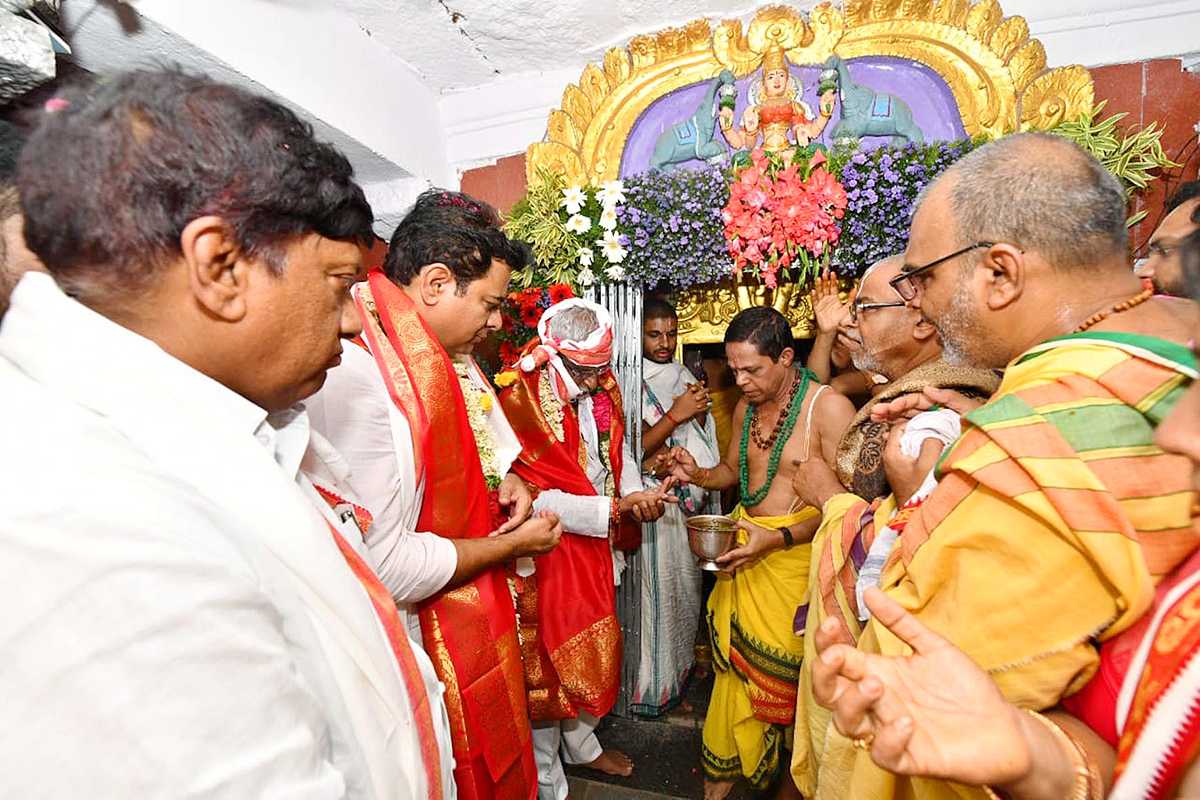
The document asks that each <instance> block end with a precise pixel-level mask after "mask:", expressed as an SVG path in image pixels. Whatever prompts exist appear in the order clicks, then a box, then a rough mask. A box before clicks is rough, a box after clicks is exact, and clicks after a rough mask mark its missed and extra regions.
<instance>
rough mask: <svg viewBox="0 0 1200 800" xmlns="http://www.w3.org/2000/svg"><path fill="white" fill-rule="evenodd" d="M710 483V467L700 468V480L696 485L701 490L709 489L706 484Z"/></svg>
mask: <svg viewBox="0 0 1200 800" xmlns="http://www.w3.org/2000/svg"><path fill="white" fill-rule="evenodd" d="M706 483H708V467H701V468H700V480H698V481H696V485H697V486H699V487H700V488H701V489H704V488H707V487H705V485H704V484H706Z"/></svg>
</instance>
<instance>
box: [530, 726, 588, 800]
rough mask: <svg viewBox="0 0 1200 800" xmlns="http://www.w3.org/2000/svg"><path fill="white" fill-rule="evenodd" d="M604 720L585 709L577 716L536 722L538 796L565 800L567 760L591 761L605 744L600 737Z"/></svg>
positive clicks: (582, 762)
mask: <svg viewBox="0 0 1200 800" xmlns="http://www.w3.org/2000/svg"><path fill="white" fill-rule="evenodd" d="M599 722H600V720H598V719H596V718H595V717H593V716H592V715H591V714H586V713H581V714H580V715H579V716H578V717H576V718H575V719H562V720H555V721H554V722H535V723H533V759H534V761H535V762H537V772H538V800H564V798H565V797H566V796H567V774H566V772H565V771H564V770H563V763H564V762H565V763H567V764H590V763H592V762H593V761H595V760H596V759H597V758H599V757H600V754H601V753H602V752H604V748H602V747H601V746H600V740H599V739H597V738H596V725H598V724H599Z"/></svg>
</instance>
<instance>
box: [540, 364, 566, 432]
mask: <svg viewBox="0 0 1200 800" xmlns="http://www.w3.org/2000/svg"><path fill="white" fill-rule="evenodd" d="M552 369H553V368H552V367H551V366H549V365H546V366H545V367H543V368H542V370H541V374H540V375H538V405H540V406H541V408H542V416H543V417H545V418H546V423H547V424H549V426H550V431H551V433H553V434H554V438H556V439H558V441H560V442H565V441H566V440H567V436H566V434H565V433H563V407H562V401H561V400H559V399H558V392H557V391H555V389H554V381H553V379H552V378H551V377H550V372H551V371H552Z"/></svg>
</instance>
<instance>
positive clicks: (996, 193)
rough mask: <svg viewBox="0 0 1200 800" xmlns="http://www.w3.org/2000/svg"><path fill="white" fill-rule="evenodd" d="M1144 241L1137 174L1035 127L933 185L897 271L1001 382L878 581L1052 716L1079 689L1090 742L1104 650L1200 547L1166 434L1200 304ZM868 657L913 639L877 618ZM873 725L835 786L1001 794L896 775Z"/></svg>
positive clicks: (867, 640)
mask: <svg viewBox="0 0 1200 800" xmlns="http://www.w3.org/2000/svg"><path fill="white" fill-rule="evenodd" d="M1127 244H1128V239H1127V234H1126V230H1125V194H1124V192H1123V190H1122V187H1121V185H1120V183H1119V182H1118V181H1117V180H1116V179H1115V178H1114V177H1113V176H1112V175H1110V174H1109V173H1108V172H1106V171H1105V170H1104V168H1103V167H1102V166H1101V165H1100V164H1099V163H1098V162H1097V161H1096V160H1095V159H1094V158H1092V157H1091V156H1090V155H1088V154H1086V153H1085V152H1083V151H1082V150H1080V149H1079V148H1077V147H1076V146H1075V145H1073V144H1071V143H1070V142H1068V141H1067V140H1065V139H1062V138H1059V137H1056V136H1052V135H1045V134H1019V135H1013V136H1009V137H1005V138H1003V139H1000V140H998V141H996V142H993V143H991V144H987V145H984V146H983V147H980V148H979V149H977V150H975V151H974V152H972V153H970V154H969V155H967V156H965V157H964V158H963V159H961V160H960V161H959V162H958V163H957V164H955V165H954V166H953V167H951V168H950V169H949V170H947V171H946V172H945V173H944V174H943V175H942V176H941V177H940V178H938V179H937V180H936V181H935V182H934V183H933V184H932V185H931V186H930V187H929V188H928V189H927V191H926V192H925V194H924V196H923V197H922V198H921V202H920V203H919V205H918V206H917V208H916V211H915V213H914V216H913V221H912V228H911V232H910V238H909V242H908V248H907V250H906V251H905V254H904V265H903V267H902V270H901V272H900V274H898V275H896V276H895V277H893V278H892V279H891V280H890V281H889V283H890V284H891V285H892V286H893V287H894V288H895V289H896V290H897V292H898V293H899V294H900V296H901V297H902V298H903V299H904V300H905V301H906V302H907V303H908V304H909V306H910V307H911V308H912V309H913V310H914V311H917V312H919V313H920V314H922V315H923V317H924V318H925V319H927V320H928V322H929V323H930V324H931V325H933V327H934V328H936V329H937V331H938V333H939V335H940V336H941V338H942V341H943V343H944V345H945V346H946V349H947V351H948V352H949V351H953V352H954V353H956V354H959V355H960V357H961V358H962V359H964V360H966V361H969V362H970V363H973V364H975V365H977V366H981V367H992V368H1001V367H1006V373H1005V377H1004V381H1003V382H1002V384H1001V386H1000V389H999V390H998V391H997V393H996V394H995V395H994V396H993V398H992V399H991V400H990V401H989V402H988V403H986V404H985V405H983V406H981V407H979V408H977V409H975V410H973V411H970V412H969V413H967V414H966V416H965V417H964V422H963V435H962V437H961V438H960V439H959V440H958V441H957V442H956V443H955V444H954V445H953V446H952V447H951V449H950V450H949V451H948V452H947V453H946V455H945V456H943V458H942V460H941V462H940V463H939V465H938V469H937V475H938V477H939V478H940V481H939V483H938V484H937V486H936V488H935V489H933V491H932V493H931V494H930V495H929V496H928V497H927V499H925V500H924V501H923V502H921V503H920V504H919V505H917V506H915V507H913V506H911V505H910V507H908V508H906V509H905V510H904V511H903V512H902V514H901V515H899V516H902V517H903V519H900V518H898V519H894V520H892V521H890V522H889V523H888V524H889V525H890V526H891V527H893V528H899V529H900V532H899V538H898V540H897V542H896V545H895V550H894V552H893V557H892V559H891V560H890V561H889V562H888V564H887V566H886V567H885V568H884V569H883V572H882V575H881V579H880V586H881V588H882V589H883V590H884V591H885V592H886V593H887V594H889V595H890V596H891V597H892V598H894V599H895V600H896V601H898V602H899V603H900V604H901V605H902V606H903V607H904V608H906V609H907V610H909V611H911V612H912V613H913V614H914V615H915V616H917V617H918V618H919V619H920V620H921V621H922V622H924V623H925V624H927V625H929V626H930V627H931V628H933V629H935V630H937V631H938V632H939V633H941V634H942V635H944V636H946V637H947V638H948V639H950V640H951V641H952V642H954V643H955V644H956V645H957V646H959V647H960V648H962V649H963V650H964V651H965V652H966V653H967V654H968V655H969V656H970V657H971V658H972V659H973V660H974V661H975V662H976V663H978V664H979V665H980V666H982V667H983V668H984V669H986V670H987V671H988V672H989V674H990V675H991V677H992V678H993V680H995V682H996V684H997V686H999V688H1000V690H1001V691H1002V692H1003V693H1004V695H1005V697H1006V698H1007V699H1008V700H1009V701H1011V702H1013V703H1015V704H1016V705H1018V706H1021V707H1023V708H1029V709H1046V708H1050V707H1053V706H1055V705H1057V704H1058V703H1059V702H1060V701H1061V700H1062V699H1063V698H1064V697H1068V696H1070V695H1073V694H1075V693H1077V692H1080V690H1084V692H1085V695H1082V696H1089V695H1090V698H1089V702H1088V703H1086V704H1083V705H1081V706H1079V707H1077V708H1076V707H1074V706H1072V707H1073V708H1076V710H1078V711H1079V713H1081V714H1082V715H1083V716H1084V722H1086V723H1087V725H1083V724H1080V723H1079V721H1078V720H1073V721H1071V722H1067V723H1064V725H1066V726H1068V727H1070V728H1071V730H1072V732H1073V733H1074V732H1078V734H1079V735H1081V736H1089V735H1094V734H1093V733H1092V731H1089V730H1088V726H1089V725H1090V726H1091V728H1092V729H1094V730H1095V731H1097V732H1100V733H1105V732H1107V733H1109V734H1111V733H1112V731H1111V726H1112V724H1113V723H1112V716H1113V715H1112V714H1111V711H1110V712H1109V713H1107V714H1105V713H1103V712H1100V713H1094V714H1089V713H1088V712H1089V710H1090V709H1096V708H1101V709H1102V708H1104V707H1106V706H1107V707H1108V708H1109V709H1111V707H1112V706H1111V703H1105V702H1104V698H1103V697H1102V696H1101V695H1103V693H1104V691H1105V690H1106V688H1107V687H1106V686H1101V685H1096V686H1089V684H1088V681H1089V679H1090V678H1091V677H1092V676H1093V675H1094V674H1095V672H1096V665H1097V662H1098V660H1099V643H1100V642H1101V641H1104V640H1106V639H1109V638H1111V637H1113V636H1115V635H1116V634H1118V633H1120V632H1121V631H1123V630H1126V629H1127V628H1129V627H1130V626H1131V625H1132V624H1133V623H1134V622H1136V621H1137V619H1138V618H1139V617H1140V616H1141V615H1142V614H1143V613H1144V612H1145V610H1146V609H1147V608H1148V607H1149V605H1150V602H1151V599H1152V597H1153V591H1154V585H1155V583H1156V582H1157V581H1158V580H1160V579H1161V578H1163V577H1164V576H1165V575H1168V574H1169V573H1171V572H1172V570H1173V569H1174V568H1175V567H1176V566H1177V565H1179V564H1181V563H1182V562H1183V561H1185V560H1186V559H1187V557H1188V556H1189V555H1190V553H1191V552H1192V551H1193V550H1194V549H1195V547H1196V544H1197V542H1198V541H1200V540H1198V538H1197V535H1196V534H1195V533H1194V532H1192V530H1191V522H1192V520H1191V516H1192V515H1191V509H1192V502H1193V500H1192V498H1193V486H1192V478H1191V474H1190V468H1189V466H1188V464H1187V463H1186V462H1185V461H1184V460H1183V459H1180V458H1178V457H1175V456H1169V455H1166V454H1164V453H1163V452H1162V451H1161V450H1160V449H1159V448H1158V447H1157V446H1156V445H1155V444H1154V442H1153V434H1154V428H1155V426H1156V424H1157V423H1158V421H1159V420H1161V419H1162V418H1163V416H1164V415H1165V414H1166V413H1167V412H1168V411H1169V410H1170V408H1171V407H1173V406H1174V404H1175V402H1176V401H1177V400H1178V398H1179V396H1180V394H1181V393H1182V390H1183V388H1184V386H1185V385H1186V384H1187V383H1188V382H1189V381H1190V380H1191V379H1192V378H1194V377H1195V375H1196V361H1195V358H1194V357H1193V355H1192V354H1191V352H1190V351H1189V350H1188V348H1187V346H1186V345H1187V342H1188V341H1189V340H1190V338H1191V333H1190V330H1191V328H1190V325H1191V324H1192V323H1193V321H1194V312H1191V311H1190V310H1189V309H1187V308H1186V303H1185V302H1184V301H1174V300H1171V299H1159V298H1152V297H1151V293H1150V292H1149V291H1145V290H1143V289H1142V286H1141V283H1140V281H1139V280H1138V279H1137V278H1136V277H1135V276H1134V275H1133V273H1132V271H1131V270H1130V269H1129V264H1128V254H1127ZM892 405H893V406H904V407H906V408H907V407H910V406H911V404H909V403H907V402H901V401H897V402H896V403H893V404H892ZM887 410H888V409H879V408H877V414H876V416H877V417H882V416H884V415H885V414H886V412H887ZM899 424H903V423H899ZM899 433H900V429H899V428H898V427H897V428H894V429H893V435H891V436H890V437H889V440H888V444H887V448H886V450H885V453H884V463H885V466H886V468H887V474H888V477H889V482H890V484H891V486H892V488H893V490H894V491H895V493H896V494H898V495H901V496H905V497H907V496H910V495H911V494H912V493H913V492H914V491H915V489H914V487H916V486H918V485H919V484H920V483H921V482H922V480H923V477H924V476H923V475H922V474H921V472H920V465H919V463H918V462H917V460H915V459H912V458H909V457H907V456H905V455H904V454H903V453H901V452H900V439H901V436H900V435H897V434H899ZM833 502H834V499H831V500H830V501H829V503H827V504H826V505H827V506H828V505H830V504H832V503H833ZM870 535H871V531H866V532H864V540H865V539H866V538H869V537H870ZM1064 608H1070V609H1071V613H1068V614H1063V613H1062V609H1064ZM837 627H838V626H837V623H836V621H835V620H826V621H825V623H823V624H822V627H821V630H822V631H826V630H827V629H828V631H829V632H834V631H836V630H837ZM858 647H859V649H861V650H864V651H866V652H870V653H882V654H885V655H895V654H900V653H901V652H902V650H903V645H902V643H900V642H899V641H898V640H897V639H896V638H895V637H894V636H891V635H889V634H888V632H887V631H886V630H884V629H883V628H882V627H880V626H879V625H878V624H877V623H876V622H875V621H873V620H872V621H870V622H868V623H867V624H866V625H865V626H864V628H863V630H862V633H861V636H860V638H859V639H858ZM1101 683H1103V682H1097V684H1101ZM1085 687H1086V688H1085ZM869 699H872V700H873V699H874V698H873V697H872V698H869ZM1029 724H1037V723H1035V722H1030V723H1029ZM1106 729H1107V731H1106ZM849 730H851V733H852V734H854V733H855V730H854V729H853V728H850V729H849ZM860 730H861V734H860V735H859V738H857V739H856V738H853V737H851V738H847V737H844V736H842V735H841V734H840V733H839V732H838V731H837V730H834V729H831V730H830V731H829V735H828V738H827V745H826V747H825V750H824V753H823V755H822V767H821V772H820V777H819V781H818V787H817V792H816V796H817V797H818V798H834V797H849V796H854V797H872V798H889V797H900V796H903V797H916V798H922V800H924V799H926V798H949V797H956V798H960V797H967V796H971V797H980V798H982V797H983V796H984V793H983V791H982V790H967V789H964V788H963V787H959V786H951V785H950V784H948V783H944V782H939V781H936V780H927V779H909V778H903V777H898V776H894V775H891V774H889V773H887V772H885V771H883V770H881V769H880V768H879V767H877V766H875V764H874V763H873V762H872V760H871V758H870V753H868V752H867V751H868V750H870V748H871V746H872V741H871V739H870V737H869V736H868V735H867V734H868V733H869V731H868V730H863V729H860ZM851 787H853V788H852V789H851Z"/></svg>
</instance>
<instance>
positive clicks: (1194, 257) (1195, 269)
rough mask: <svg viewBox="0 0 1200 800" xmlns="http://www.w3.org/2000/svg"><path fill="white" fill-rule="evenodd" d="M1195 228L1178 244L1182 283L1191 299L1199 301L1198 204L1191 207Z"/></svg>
mask: <svg viewBox="0 0 1200 800" xmlns="http://www.w3.org/2000/svg"><path fill="white" fill-rule="evenodd" d="M1192 224H1193V225H1195V226H1196V228H1195V230H1193V231H1192V232H1191V233H1189V234H1188V235H1187V236H1185V237H1183V241H1182V242H1180V244H1179V260H1180V263H1181V265H1182V267H1183V283H1184V285H1185V286H1186V287H1187V292H1188V295H1189V296H1191V298H1192V300H1194V301H1196V302H1197V303H1200V206H1196V207H1195V208H1193V209H1192Z"/></svg>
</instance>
